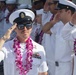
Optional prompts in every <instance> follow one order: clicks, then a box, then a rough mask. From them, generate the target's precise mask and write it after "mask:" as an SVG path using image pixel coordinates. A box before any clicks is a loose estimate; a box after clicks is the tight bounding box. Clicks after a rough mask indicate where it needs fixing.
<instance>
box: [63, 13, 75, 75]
mask: <svg viewBox="0 0 76 75" xmlns="http://www.w3.org/2000/svg"><path fill="white" fill-rule="evenodd" d="M62 37H63V38H64V39H65V40H66V41H67V40H68V41H70V42H71V43H70V48H71V50H73V52H74V54H72V56H73V57H74V59H73V60H74V61H73V75H76V43H75V42H76V12H75V13H74V15H73V17H72V19H71V21H70V22H68V23H67V24H66V25H65V26H64V28H63V30H62Z"/></svg>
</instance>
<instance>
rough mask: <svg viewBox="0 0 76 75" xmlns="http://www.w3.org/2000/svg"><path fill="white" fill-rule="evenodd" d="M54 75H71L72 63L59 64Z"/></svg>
mask: <svg viewBox="0 0 76 75" xmlns="http://www.w3.org/2000/svg"><path fill="white" fill-rule="evenodd" d="M55 75H72V62H71V61H70V62H60V63H59V66H56V71H55Z"/></svg>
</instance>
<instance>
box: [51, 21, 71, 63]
mask: <svg viewBox="0 0 76 75" xmlns="http://www.w3.org/2000/svg"><path fill="white" fill-rule="evenodd" d="M58 24H59V26H58V25H56V27H55V26H54V27H55V28H54V27H53V29H51V31H52V33H54V34H56V44H55V60H56V61H59V62H66V61H70V60H71V50H70V47H69V41H65V40H64V39H63V37H62V36H61V32H62V28H63V27H64V24H63V23H62V22H59V23H58Z"/></svg>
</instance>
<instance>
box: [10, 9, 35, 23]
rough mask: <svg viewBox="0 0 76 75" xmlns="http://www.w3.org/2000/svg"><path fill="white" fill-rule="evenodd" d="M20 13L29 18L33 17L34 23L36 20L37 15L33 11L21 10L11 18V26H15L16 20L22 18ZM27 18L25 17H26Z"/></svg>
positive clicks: (15, 12)
mask: <svg viewBox="0 0 76 75" xmlns="http://www.w3.org/2000/svg"><path fill="white" fill-rule="evenodd" d="M20 13H24V14H25V15H26V16H29V17H31V19H32V21H33V20H34V18H35V14H34V13H33V12H32V11H31V10H28V9H19V10H16V11H14V12H13V13H12V14H11V15H10V17H9V21H10V23H11V24H13V21H14V20H15V19H17V18H18V17H20ZM26 16H25V17H26Z"/></svg>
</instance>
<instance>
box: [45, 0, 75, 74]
mask: <svg viewBox="0 0 76 75" xmlns="http://www.w3.org/2000/svg"><path fill="white" fill-rule="evenodd" d="M57 7H58V8H56V9H59V12H58V13H57V14H56V15H55V17H54V19H53V20H52V21H51V22H49V23H47V25H46V27H45V28H46V30H49V29H50V28H51V29H50V31H51V33H52V34H55V35H56V41H55V65H56V68H55V69H56V70H55V75H72V63H71V61H72V58H71V53H72V50H71V49H70V47H69V42H68V41H65V40H64V39H63V37H62V36H61V34H62V33H61V32H62V29H63V27H64V24H65V23H67V22H68V21H70V19H71V17H72V14H73V13H74V12H75V4H74V3H72V2H70V1H67V0H64V1H62V0H59V4H58V6H57ZM69 12H70V13H69ZM58 19H59V20H58ZM61 21H62V22H63V23H64V24H63V23H62V22H61ZM57 25H59V26H58V27H56V26H57Z"/></svg>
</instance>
